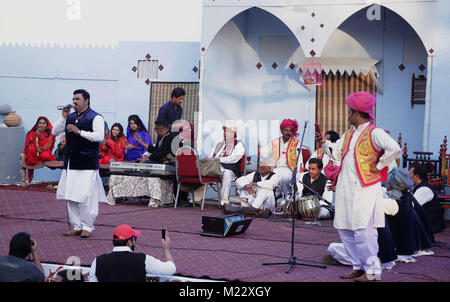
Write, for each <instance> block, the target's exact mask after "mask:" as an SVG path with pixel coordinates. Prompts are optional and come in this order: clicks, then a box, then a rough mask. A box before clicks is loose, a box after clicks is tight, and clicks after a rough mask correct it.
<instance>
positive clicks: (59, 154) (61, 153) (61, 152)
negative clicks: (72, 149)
mask: <svg viewBox="0 0 450 302" xmlns="http://www.w3.org/2000/svg"><path fill="white" fill-rule="evenodd" d="M53 155H54V156H55V157H56V160H57V161H64V158H65V156H66V136H65V135H64V134H63V135H61V139H60V142H59V144H58V146H56V149H55V151H54V152H53Z"/></svg>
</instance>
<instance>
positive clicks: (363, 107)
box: [346, 91, 377, 121]
mask: <svg viewBox="0 0 450 302" xmlns="http://www.w3.org/2000/svg"><path fill="white" fill-rule="evenodd" d="M376 102H377V99H376V95H374V94H370V93H368V92H367V91H360V92H354V93H350V95H349V96H348V98H347V101H346V103H347V105H348V106H349V107H350V108H352V109H353V110H355V111H359V112H364V113H367V114H368V115H369V117H370V118H369V121H373V120H375V116H373V113H372V109H373V107H374V106H375V103H376Z"/></svg>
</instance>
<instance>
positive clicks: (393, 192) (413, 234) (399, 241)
mask: <svg viewBox="0 0 450 302" xmlns="http://www.w3.org/2000/svg"><path fill="white" fill-rule="evenodd" d="M411 187H412V181H411V180H410V179H409V172H408V171H406V170H402V169H399V168H394V169H393V170H392V172H391V173H390V174H389V178H388V183H387V193H386V194H387V195H388V196H389V197H390V198H392V199H394V200H396V201H397V203H398V207H399V210H398V213H397V214H396V215H394V216H389V217H387V221H388V223H389V228H390V230H391V234H392V239H393V240H394V243H395V248H396V252H397V254H398V258H399V260H400V261H403V262H415V261H416V260H415V259H413V257H412V256H414V255H415V254H420V255H424V254H430V253H432V252H428V251H423V250H424V249H428V248H430V247H431V244H432V242H433V241H434V237H433V234H432V233H431V231H429V230H430V229H431V228H430V222H429V221H428V220H427V217H426V215H422V213H423V212H424V210H423V208H422V206H421V205H420V204H419V203H418V202H417V201H416V199H415V198H414V196H413V195H412V194H411V192H410V189H411Z"/></svg>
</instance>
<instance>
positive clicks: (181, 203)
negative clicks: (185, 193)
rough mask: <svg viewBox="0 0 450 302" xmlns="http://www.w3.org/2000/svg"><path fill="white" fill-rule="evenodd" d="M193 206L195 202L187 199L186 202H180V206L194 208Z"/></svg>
mask: <svg viewBox="0 0 450 302" xmlns="http://www.w3.org/2000/svg"><path fill="white" fill-rule="evenodd" d="M192 206H193V204H192V203H190V202H189V201H186V202H180V203H179V204H178V207H180V208H192Z"/></svg>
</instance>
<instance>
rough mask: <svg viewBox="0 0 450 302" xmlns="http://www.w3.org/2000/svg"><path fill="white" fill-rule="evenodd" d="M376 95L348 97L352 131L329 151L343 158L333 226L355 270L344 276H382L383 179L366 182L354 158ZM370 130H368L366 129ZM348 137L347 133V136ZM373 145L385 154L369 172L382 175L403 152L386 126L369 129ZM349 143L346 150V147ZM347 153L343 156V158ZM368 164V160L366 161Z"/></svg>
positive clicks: (366, 278) (326, 143)
mask: <svg viewBox="0 0 450 302" xmlns="http://www.w3.org/2000/svg"><path fill="white" fill-rule="evenodd" d="M375 102H376V99H375V97H374V96H373V95H371V94H369V93H367V92H357V93H352V94H350V95H349V97H348V98H347V105H348V106H349V111H348V115H349V117H348V118H349V122H350V124H351V125H352V127H353V131H354V132H353V134H352V135H351V136H350V135H349V137H350V139H349V140H348V141H347V143H346V144H344V142H345V139H346V135H348V134H347V133H346V134H345V135H343V136H342V138H341V139H339V140H338V141H337V142H336V143H335V144H336V146H334V147H336V148H334V150H336V152H334V151H333V154H328V155H329V156H330V157H331V158H335V159H337V160H339V159H341V169H340V172H339V175H338V180H337V184H336V196H335V217H334V227H335V228H336V229H337V230H338V233H339V235H340V237H341V240H342V242H343V244H344V247H345V249H346V252H347V254H348V255H349V256H350V258H351V259H352V263H353V271H352V272H351V273H350V274H348V275H342V276H340V277H341V278H342V279H355V280H356V281H369V280H376V279H379V278H381V265H380V261H379V259H378V256H377V254H378V242H377V238H378V233H377V228H381V227H384V222H385V219H384V209H383V206H382V203H381V202H380V200H381V198H382V190H381V182H380V181H378V182H375V183H373V184H365V185H363V183H362V180H361V176H360V175H361V171H360V170H358V167H357V165H356V160H355V146H356V143H357V142H359V137H360V135H361V134H362V133H363V131H367V130H368V129H366V128H367V127H369V124H370V123H369V121H370V120H374V117H373V114H372V108H373V107H374V105H375ZM364 133H367V132H364ZM347 138H348V137H347ZM370 140H371V144H372V146H373V148H375V149H376V150H377V151H378V152H380V153H379V154H381V152H382V150H383V152H384V153H383V154H382V156H379V157H378V158H372V159H371V162H370V172H371V173H373V174H375V175H376V174H377V173H378V175H381V173H380V171H381V170H382V169H384V168H385V167H387V166H388V165H389V164H390V163H391V162H392V161H393V160H395V159H397V158H399V157H400V155H401V150H400V147H399V146H398V144H397V142H395V141H394V140H393V139H392V138H391V137H390V136H389V135H388V134H387V133H386V132H385V131H384V130H382V129H380V128H375V129H373V130H372V131H371V132H370ZM322 142H323V143H324V146H325V148H324V151H325V152H326V150H328V147H330V146H332V143H331V142H330V141H328V140H327V141H322ZM344 147H348V149H347V150H343V148H344ZM343 156H344V158H343ZM365 164H366V167H367V165H368V164H369V162H366V163H365Z"/></svg>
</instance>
